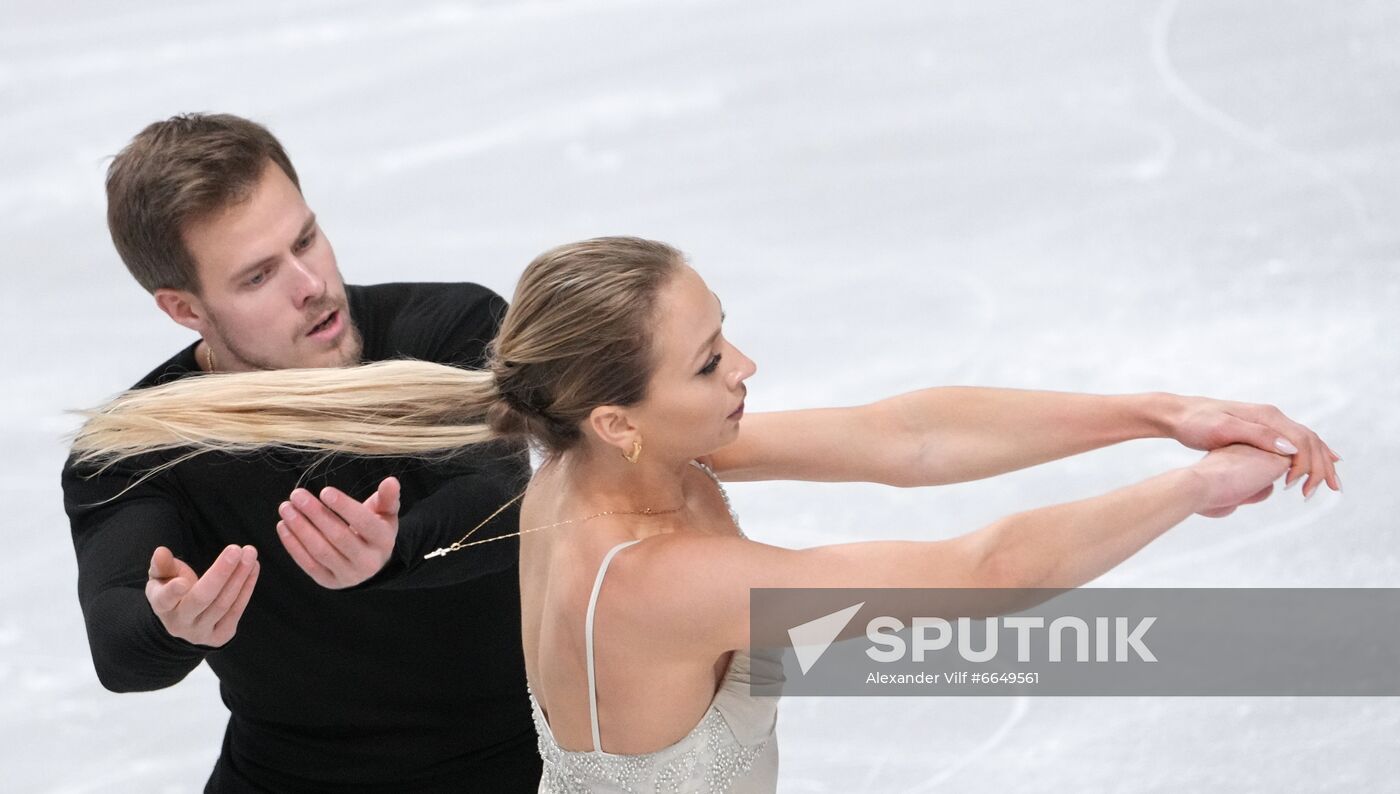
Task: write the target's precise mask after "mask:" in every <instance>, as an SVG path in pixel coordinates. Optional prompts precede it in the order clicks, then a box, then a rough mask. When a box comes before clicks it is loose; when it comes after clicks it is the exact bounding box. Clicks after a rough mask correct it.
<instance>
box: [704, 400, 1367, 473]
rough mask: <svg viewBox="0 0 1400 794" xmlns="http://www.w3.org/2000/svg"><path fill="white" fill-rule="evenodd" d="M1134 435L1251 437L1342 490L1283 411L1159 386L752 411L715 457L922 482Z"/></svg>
mask: <svg viewBox="0 0 1400 794" xmlns="http://www.w3.org/2000/svg"><path fill="white" fill-rule="evenodd" d="M1135 438H1174V439H1176V440H1177V441H1180V442H1181V443H1182V444H1185V445H1186V446H1188V447H1191V448H1192V449H1200V450H1211V449H1217V448H1219V447H1222V446H1226V445H1229V444H1234V443H1245V444H1250V445H1252V446H1255V447H1258V448H1259V449H1262V450H1265V451H1267V452H1281V453H1283V454H1288V455H1293V467H1292V470H1291V471H1290V472H1289V477H1288V479H1289V482H1290V483H1291V482H1292V481H1293V480H1295V479H1297V478H1298V477H1300V476H1302V475H1304V474H1310V475H1311V477H1310V479H1309V481H1308V482H1307V483H1306V484H1305V485H1304V488H1303V491H1304V495H1309V496H1310V495H1311V493H1312V491H1313V490H1315V489H1316V488H1317V487H1319V486H1320V485H1321V483H1322V482H1323V481H1324V480H1326V481H1327V482H1328V483H1329V484H1330V485H1331V486H1332V487H1333V489H1338V488H1340V482H1338V481H1337V479H1336V471H1335V469H1334V468H1333V465H1332V464H1333V461H1334V460H1335V459H1336V455H1335V454H1332V453H1331V451H1330V449H1328V448H1327V446H1326V445H1325V444H1323V443H1322V441H1321V439H1319V438H1318V437H1317V434H1316V433H1313V432H1312V431H1311V430H1309V429H1308V428H1306V427H1303V426H1302V425H1299V424H1297V423H1296V422H1293V421H1291V420H1290V419H1288V417H1286V416H1284V415H1283V413H1282V412H1280V411H1278V409H1276V408H1273V407H1272V406H1265V405H1252V404H1248V403H1236V402H1226V401H1223V400H1211V399H1208V398H1203V397H1182V396H1179V395H1174V394H1167V393H1161V392H1157V393H1149V394H1131V395H1112V396H1106V395H1094V394H1072V393H1066V392H1050V391H1029V390H1022V389H997V388H978V387H969V386H947V387H940V388H932V389H923V390H921V391H916V392H910V393H908V394H901V395H899V396H896V397H891V398H888V399H885V400H881V401H879V402H875V403H871V404H869V405H863V406H859V407H854V408H825V409H813V410H804V411H783V412H775V413H755V414H751V415H749V416H747V417H745V419H744V426H743V431H742V432H741V433H740V435H739V438H738V440H736V441H735V442H734V443H732V444H730V445H728V446H726V447H723V448H722V449H719V450H717V451H716V452H714V453H713V454H712V455H711V456H710V463H711V465H712V467H713V468H714V469H715V471H716V472H718V473H720V475H721V476H722V477H723V478H724V479H726V480H734V481H738V480H769V479H792V480H815V481H821V482H850V481H868V482H879V483H885V484H888V485H897V486H904V487H913V486H922V485H941V484H946V483H954V482H963V481H967V480H976V479H981V478H983V477H991V476H993V475H996V474H1002V473H1005V472H1008V471H1015V470H1017V469H1022V468H1026V467H1028V466H1034V465H1037V464H1040V463H1045V462H1048V461H1052V460H1057V459H1059V458H1063V457H1066V456H1069V455H1076V454H1079V453H1081V452H1087V451H1089V450H1092V449H1098V448H1099V447H1104V446H1108V445H1110V444H1116V443H1118V442H1120V441H1128V440H1131V439H1135ZM1280 441H1282V444H1281V445H1280V444H1279V443H1278V442H1280ZM1289 445H1291V446H1289ZM1295 451H1296V453H1297V454H1294V453H1295Z"/></svg>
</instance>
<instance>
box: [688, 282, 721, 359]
mask: <svg viewBox="0 0 1400 794" xmlns="http://www.w3.org/2000/svg"><path fill="white" fill-rule="evenodd" d="M710 294H711V295H715V294H714V293H713V292H711V293H710ZM715 302H716V303H718V304H719V321H720V322H724V301H722V300H720V299H719V296H718V295H715ZM722 330H724V329H718V330H716V331H715V332H714V333H713V334H711V335H710V338H709V339H706V340H705V344H703V345H701V346H700V349H699V350H697V351H695V355H693V356H691V357H690V359H691V361H694V360H695V359H698V358H700V356H702V355H704V353H705V351H706V350H709V349H710V346H711V345H713V344H714V343H715V340H716V339H718V338H719V334H720V331H722Z"/></svg>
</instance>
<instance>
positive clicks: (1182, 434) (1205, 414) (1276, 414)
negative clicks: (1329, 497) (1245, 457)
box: [1167, 395, 1342, 498]
mask: <svg viewBox="0 0 1400 794" xmlns="http://www.w3.org/2000/svg"><path fill="white" fill-rule="evenodd" d="M1169 405H1171V406H1172V407H1171V408H1169V409H1168V415H1167V432H1168V433H1169V435H1170V436H1171V437H1172V438H1174V439H1176V440H1177V441H1180V442H1181V443H1182V444H1184V445H1185V446H1188V447H1190V448H1192V449H1199V450H1201V451H1203V452H1209V451H1211V450H1215V449H1219V448H1221V447H1224V446H1228V445H1230V444H1249V445H1250V446H1253V447H1257V448H1259V449H1261V450H1264V451H1265V452H1274V453H1278V454H1283V455H1288V456H1291V457H1292V464H1291V465H1290V466H1289V469H1288V477H1287V478H1286V479H1285V480H1284V490H1287V489H1289V488H1291V487H1293V484H1294V483H1296V482H1297V481H1298V480H1299V479H1300V478H1302V477H1303V476H1304V475H1307V478H1308V479H1307V481H1306V482H1304V483H1303V496H1304V497H1305V498H1311V497H1312V495H1313V493H1314V492H1315V491H1316V490H1317V489H1318V488H1319V487H1321V486H1322V483H1323V482H1326V483H1327V484H1328V485H1329V486H1331V488H1332V490H1334V491H1340V490H1342V481H1341V479H1339V478H1338V477H1337V469H1336V466H1335V465H1334V464H1335V463H1336V461H1339V460H1341V459H1342V458H1341V456H1340V455H1338V454H1337V453H1335V452H1333V451H1332V448H1331V447H1329V446H1327V445H1326V444H1325V443H1323V441H1322V439H1321V438H1318V436H1317V433H1314V432H1313V431H1311V430H1309V429H1308V428H1306V427H1304V426H1302V425H1300V424H1298V423H1297V422H1294V421H1293V420H1292V419H1289V418H1288V417H1287V416H1284V414H1283V412H1282V411H1280V410H1279V409H1277V408H1275V407H1274V406H1272V405H1254V404H1251V403H1239V402H1230V401H1227V400H1213V399H1210V398H1209V397H1180V396H1176V395H1173V399H1172V400H1171V402H1170V403H1169Z"/></svg>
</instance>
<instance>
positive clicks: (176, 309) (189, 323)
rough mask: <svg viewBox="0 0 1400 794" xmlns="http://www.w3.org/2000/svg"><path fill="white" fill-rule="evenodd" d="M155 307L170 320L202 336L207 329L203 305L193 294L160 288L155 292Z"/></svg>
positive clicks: (207, 322) (180, 290)
mask: <svg viewBox="0 0 1400 794" xmlns="http://www.w3.org/2000/svg"><path fill="white" fill-rule="evenodd" d="M155 299H156V306H159V307H160V310H161V311H163V312H165V313H166V314H167V315H168V316H169V317H170V319H172V320H174V321H175V322H177V323H179V324H180V325H183V326H185V327H186V328H188V329H190V330H191V331H194V332H195V333H197V334H199V335H201V336H203V335H204V332H205V330H206V329H207V328H208V324H209V320H208V315H207V313H206V312H205V310H204V304H203V303H202V302H200V300H199V298H197V297H195V295H194V293H192V292H188V291H186V290H182V289H167V288H162V289H158V290H156V291H155Z"/></svg>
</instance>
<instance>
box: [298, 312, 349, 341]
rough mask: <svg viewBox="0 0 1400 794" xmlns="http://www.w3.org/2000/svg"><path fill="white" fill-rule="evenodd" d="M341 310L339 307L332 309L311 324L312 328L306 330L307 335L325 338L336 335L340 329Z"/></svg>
mask: <svg viewBox="0 0 1400 794" xmlns="http://www.w3.org/2000/svg"><path fill="white" fill-rule="evenodd" d="M340 320H341V312H340V310H339V309H332V310H331V311H329V312H327V313H326V314H325V315H324V316H323V317H321V318H320V319H319V320H317V321H316V324H315V325H313V326H311V330H309V331H307V332H306V335H307V336H310V337H314V338H318V339H324V338H326V337H330V336H334V335H335V334H336V332H337V331H339V330H340V324H341V322H340Z"/></svg>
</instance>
